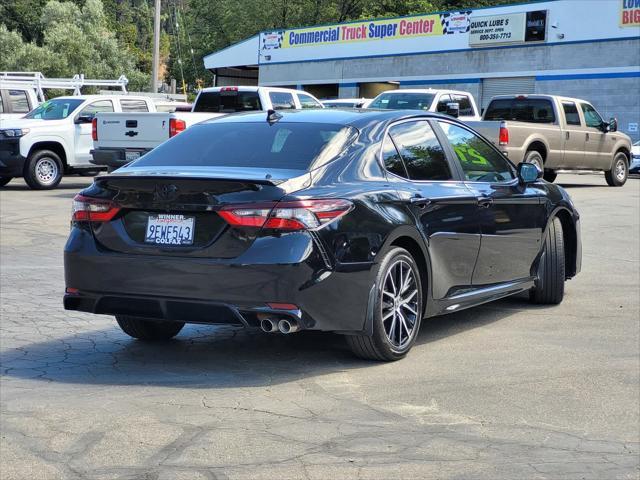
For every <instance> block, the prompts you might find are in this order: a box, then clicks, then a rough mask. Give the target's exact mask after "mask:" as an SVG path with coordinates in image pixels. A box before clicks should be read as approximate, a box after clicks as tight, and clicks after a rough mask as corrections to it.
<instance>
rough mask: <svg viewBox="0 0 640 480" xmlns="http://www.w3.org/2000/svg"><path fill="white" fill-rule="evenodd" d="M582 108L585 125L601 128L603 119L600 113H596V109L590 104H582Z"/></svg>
mask: <svg viewBox="0 0 640 480" xmlns="http://www.w3.org/2000/svg"><path fill="white" fill-rule="evenodd" d="M580 106H581V107H582V113H583V114H584V123H586V124H587V127H594V128H600V125H602V123H603V122H602V117H601V116H600V114H599V113H598V112H596V109H595V108H593V107H592V106H591V105H589V104H588V103H581V104H580Z"/></svg>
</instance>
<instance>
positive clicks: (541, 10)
mask: <svg viewBox="0 0 640 480" xmlns="http://www.w3.org/2000/svg"><path fill="white" fill-rule="evenodd" d="M204 64H205V67H206V68H208V69H209V70H210V71H211V72H212V73H213V74H214V75H215V79H216V80H215V82H216V84H217V85H230V84H260V85H269V86H288V87H294V88H300V89H304V90H307V91H310V92H311V93H313V94H315V95H316V96H318V97H324V98H336V97H373V96H375V95H376V94H378V93H379V92H381V91H383V90H387V89H392V88H421V87H424V88H451V89H457V90H466V91H469V92H471V93H472V94H473V95H474V96H475V97H476V100H477V102H478V104H479V105H481V106H482V107H485V106H486V105H487V103H488V101H489V99H490V98H491V97H492V96H493V95H497V94H506V93H522V94H527V93H551V94H557V95H565V96H572V97H579V98H584V99H587V100H590V101H591V102H593V103H594V105H595V106H596V107H597V108H598V110H599V111H600V113H601V114H602V115H603V116H604V117H605V118H606V119H608V118H609V117H611V116H615V117H617V118H618V120H619V128H620V130H622V131H624V132H626V133H628V134H629V135H630V136H631V137H632V138H634V139H635V140H638V139H639V138H640V132H639V131H638V130H639V125H638V124H639V123H640V0H555V1H544V2H533V3H522V4H514V5H508V6H502V7H492V8H483V9H476V10H467V11H460V12H439V13H433V14H429V13H427V14H424V15H415V16H411V17H399V18H387V19H379V20H364V21H357V22H349V23H343V24H334V25H320V26H314V27H308V28H296V29H282V30H276V31H269V32H261V33H260V34H259V35H256V36H253V37H251V38H248V39H246V40H244V41H242V42H240V43H238V44H235V45H232V46H230V47H228V48H226V49H223V50H221V51H219V52H214V53H212V54H210V55H207V56H206V57H204Z"/></svg>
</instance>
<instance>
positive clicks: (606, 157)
mask: <svg viewBox="0 0 640 480" xmlns="http://www.w3.org/2000/svg"><path fill="white" fill-rule="evenodd" d="M483 121H484V122H483V123H487V127H489V124H490V123H493V125H494V128H493V129H494V130H498V129H499V130H500V133H499V140H500V141H499V143H500V149H501V150H502V151H503V153H505V154H506V155H507V156H508V157H509V159H510V160H511V161H512V162H514V163H516V164H517V163H520V162H528V163H534V164H536V165H537V166H538V167H539V168H540V169H541V170H543V171H544V178H545V180H547V181H549V182H553V181H554V180H555V178H556V172H557V171H558V170H597V171H603V172H604V173H605V177H606V180H607V183H608V184H609V185H610V186H612V187H618V186H621V185H624V183H625V182H626V181H627V175H628V173H629V163H630V158H631V139H630V138H629V137H628V136H627V135H625V134H624V133H622V132H618V131H617V130H618V124H617V123H618V122H617V121H616V120H615V119H614V118H612V119H610V120H609V121H608V122H605V121H604V120H603V119H602V116H601V115H600V114H599V113H598V112H597V110H596V109H595V108H594V107H593V105H591V104H590V103H589V102H587V101H585V100H580V99H577V98H568V97H559V96H555V95H501V96H498V97H494V98H492V99H491V102H490V103H489V105H488V106H487V109H486V111H485V112H484V117H483ZM489 130H491V129H490V128H489Z"/></svg>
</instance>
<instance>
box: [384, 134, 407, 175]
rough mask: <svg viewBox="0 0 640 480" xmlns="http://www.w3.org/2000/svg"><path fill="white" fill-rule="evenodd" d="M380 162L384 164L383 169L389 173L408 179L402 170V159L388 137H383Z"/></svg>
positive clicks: (405, 172)
mask: <svg viewBox="0 0 640 480" xmlns="http://www.w3.org/2000/svg"><path fill="white" fill-rule="evenodd" d="M382 161H383V162H384V166H385V168H386V169H387V170H388V171H390V172H391V173H393V174H395V175H398V176H399V177H404V178H408V177H409V175H407V171H406V170H405V168H404V163H403V162H402V158H401V157H400V154H399V153H398V150H397V149H396V146H395V145H394V144H393V142H392V141H391V137H389V136H387V137H385V139H384V143H383V144H382Z"/></svg>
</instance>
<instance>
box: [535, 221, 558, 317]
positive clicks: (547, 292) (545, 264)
mask: <svg viewBox="0 0 640 480" xmlns="http://www.w3.org/2000/svg"><path fill="white" fill-rule="evenodd" d="M564 256H565V251H564V237H563V234H562V223H561V222H560V219H559V218H558V217H555V218H554V219H553V221H552V222H551V224H550V225H549V229H548V230H547V235H546V237H545V239H544V247H543V251H542V256H541V257H540V263H539V264H538V278H537V279H536V282H535V287H534V288H533V289H532V290H531V291H530V292H529V298H530V299H531V301H532V302H533V303H543V304H544V303H546V304H552V305H557V304H559V303H560V302H562V299H563V298H564V281H565V272H564V265H565V263H564V261H565V260H564Z"/></svg>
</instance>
